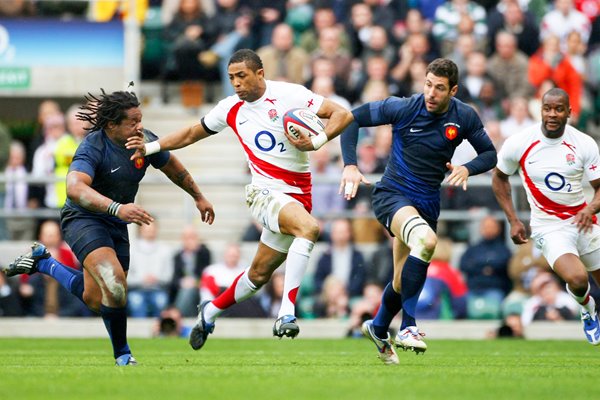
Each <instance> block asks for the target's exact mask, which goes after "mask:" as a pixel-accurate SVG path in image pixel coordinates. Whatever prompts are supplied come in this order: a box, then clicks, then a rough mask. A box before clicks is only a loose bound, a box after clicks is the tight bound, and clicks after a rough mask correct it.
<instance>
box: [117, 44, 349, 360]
mask: <svg viewBox="0 0 600 400" xmlns="http://www.w3.org/2000/svg"><path fill="white" fill-rule="evenodd" d="M228 72H229V80H230V82H231V84H232V86H233V88H234V90H235V95H233V96H229V97H227V98H225V99H223V100H221V101H220V102H219V103H218V104H217V105H216V106H215V107H214V108H213V109H212V110H210V111H209V112H208V114H206V115H205V116H204V117H203V118H202V119H201V120H200V123H198V124H196V125H193V126H191V127H188V128H185V129H182V130H179V131H177V132H174V133H172V134H169V135H167V136H164V137H161V138H160V139H159V140H158V141H156V142H154V144H151V143H146V144H144V143H143V142H142V141H141V140H140V139H132V140H130V141H129V144H128V148H136V149H137V151H136V153H135V154H134V156H135V157H138V156H140V155H148V154H152V153H154V152H157V151H159V150H167V149H171V150H175V149H179V148H182V147H185V146H188V145H190V144H192V143H195V142H197V141H199V140H202V139H205V138H207V137H210V136H212V135H214V134H216V133H218V132H220V131H222V130H224V129H225V128H227V127H230V128H231V129H232V130H233V134H235V135H236V137H237V138H238V140H239V142H240V144H241V145H242V148H243V149H244V152H245V153H246V157H247V159H248V165H249V167H250V171H251V173H252V183H251V184H249V185H247V186H246V202H247V204H248V207H249V208H250V212H251V214H252V216H253V217H254V218H255V219H256V220H257V221H259V222H260V223H261V224H262V226H263V227H264V229H263V232H262V235H261V239H260V243H259V244H258V250H257V252H256V255H255V257H254V259H253V261H252V264H251V265H250V267H249V268H248V269H247V270H246V271H244V272H243V273H242V274H240V275H239V276H238V277H237V278H236V279H235V281H234V282H233V284H232V285H231V286H230V287H229V288H228V289H226V290H225V291H224V292H223V293H222V294H221V295H219V296H218V297H217V298H215V299H214V300H213V301H210V302H203V303H202V304H201V306H200V307H199V315H198V320H197V323H196V325H195V326H194V328H193V329H192V333H191V335H190V345H191V346H192V348H193V349H194V350H198V349H200V348H201V347H202V346H203V345H204V343H205V342H206V339H207V337H208V334H209V333H211V332H212V331H213V329H214V326H215V319H216V318H217V316H218V315H219V314H221V313H222V312H223V311H224V310H225V309H227V308H229V307H230V306H232V305H233V304H235V303H239V302H241V301H243V300H245V299H247V298H249V297H250V296H252V295H254V294H255V293H256V291H257V290H258V289H260V287H262V286H263V285H264V284H265V283H267V282H268V281H269V279H270V278H271V275H272V273H273V271H275V269H277V268H278V267H279V266H280V265H281V264H282V263H283V262H284V261H286V273H285V281H284V296H283V299H282V304H281V309H280V311H279V315H278V318H277V320H276V321H275V325H274V326H273V335H275V336H278V337H283V336H287V337H292V338H294V337H296V335H298V333H299V327H298V324H297V321H296V317H295V311H294V309H295V301H296V295H297V293H298V288H299V286H300V282H301V280H302V277H303V275H304V272H305V270H306V267H307V264H308V259H309V256H310V253H311V251H312V249H313V246H314V243H315V241H316V240H317V238H318V236H319V224H318V221H317V220H316V219H315V218H314V217H313V216H311V215H310V211H311V207H312V199H311V173H310V170H309V159H308V153H306V152H303V151H300V150H298V149H296V148H295V147H294V146H292V145H290V143H289V142H288V139H287V138H286V136H285V134H284V129H283V123H282V118H283V115H284V114H285V113H286V112H287V111H288V110H290V109H292V108H307V109H309V110H311V111H313V112H315V113H316V114H317V115H318V116H319V117H322V118H327V119H328V120H329V121H328V122H327V125H326V126H325V132H324V133H325V134H320V135H316V136H314V137H313V138H314V139H313V145H314V148H315V149H317V148H319V147H321V146H322V145H323V144H324V143H325V142H327V140H328V137H327V134H328V132H334V131H335V132H337V131H338V130H339V129H338V127H339V126H340V125H341V121H343V120H344V119H345V118H344V117H345V116H346V114H347V113H349V111H347V110H346V109H344V108H343V107H342V106H340V105H338V104H336V103H334V102H332V101H330V100H327V99H325V98H323V96H320V95H317V94H315V93H313V92H311V91H310V90H308V89H306V88H305V87H303V86H300V85H296V84H291V83H287V82H276V81H268V80H265V78H264V69H263V65H262V61H261V59H260V57H258V55H256V53H255V52H254V51H252V50H248V49H243V50H239V51H237V52H236V53H234V54H233V55H232V56H231V59H230V60H229V66H228ZM330 136H331V134H330Z"/></svg>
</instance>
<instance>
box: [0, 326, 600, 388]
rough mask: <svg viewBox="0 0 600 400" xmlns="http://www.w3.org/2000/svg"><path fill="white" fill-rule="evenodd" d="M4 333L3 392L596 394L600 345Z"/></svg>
mask: <svg viewBox="0 0 600 400" xmlns="http://www.w3.org/2000/svg"><path fill="white" fill-rule="evenodd" d="M130 345H131V347H132V349H133V353H134V355H135V357H136V358H137V359H138V361H139V362H140V365H139V366H137V367H126V368H117V367H115V366H113V362H114V361H113V359H112V351H111V348H110V343H109V341H108V339H0V399H17V400H22V399H84V400H87V399H107V398H126V399H151V400H153V399H158V400H168V399H177V400H187V399H190V400H191V399H203V400H204V399H206V400H217V399H260V400H267V399H277V400H290V399H311V400H312V399H336V400H354V399H360V400H364V399H375V400H384V399H402V400H406V399H419V400H429V399H461V400H465V399H467V400H468V399H511V400H515V399H527V400H533V399H544V400H547V399H570V398H578V397H581V398H587V399H600V388H599V387H598V385H597V384H596V383H595V382H596V379H597V376H598V371H600V353H599V351H600V348H595V347H593V346H590V345H589V344H587V343H586V342H585V341H583V340H581V341H566V342H565V341H523V340H521V341H519V340H497V341H454V340H452V341H451V340H429V341H428V345H429V349H428V351H427V353H426V354H425V355H422V356H416V355H415V354H414V353H410V352H400V353H399V356H400V365H398V366H385V365H383V364H382V363H381V362H380V361H379V360H378V359H377V356H376V353H375V347H374V346H373V345H372V343H371V342H369V341H368V340H366V339H340V340H308V339H301V338H299V339H296V340H281V341H280V340H275V339H273V340H267V339H256V340H248V339H244V340H231V339H229V340H226V339H211V340H209V341H208V343H207V344H206V346H205V347H204V348H203V349H202V350H200V351H197V352H194V351H193V350H191V348H190V347H189V346H188V344H187V342H186V341H185V340H183V339H147V340H145V339H133V340H131V341H130Z"/></svg>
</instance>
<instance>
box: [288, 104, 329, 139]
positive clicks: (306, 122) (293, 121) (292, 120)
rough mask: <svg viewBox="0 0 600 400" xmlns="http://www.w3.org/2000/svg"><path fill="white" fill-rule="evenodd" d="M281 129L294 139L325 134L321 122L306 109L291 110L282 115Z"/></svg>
mask: <svg viewBox="0 0 600 400" xmlns="http://www.w3.org/2000/svg"><path fill="white" fill-rule="evenodd" d="M283 129H285V131H286V132H287V133H289V134H290V135H291V136H293V137H295V138H296V139H297V138H299V137H300V136H301V135H304V136H308V137H313V136H317V135H320V134H325V133H324V130H325V125H324V124H323V121H321V119H320V118H319V117H318V116H317V114H315V113H314V112H312V111H310V110H308V109H306V108H292V109H291V110H289V111H287V112H286V113H285V114H284V115H283Z"/></svg>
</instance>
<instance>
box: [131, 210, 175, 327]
mask: <svg viewBox="0 0 600 400" xmlns="http://www.w3.org/2000/svg"><path fill="white" fill-rule="evenodd" d="M157 237H158V226H157V223H156V221H155V222H153V223H151V224H150V225H141V226H140V227H139V238H138V239H137V240H136V241H134V242H132V244H131V255H130V266H129V275H128V276H127V285H128V286H129V290H128V297H127V299H128V308H129V313H130V315H131V316H132V317H134V318H136V317H137V318H144V317H158V316H159V315H160V312H161V311H162V310H163V309H164V308H165V307H166V305H167V300H168V288H169V285H170V283H171V279H172V276H173V250H172V249H171V247H170V246H169V245H167V244H166V243H163V242H161V241H160V240H158V239H157Z"/></svg>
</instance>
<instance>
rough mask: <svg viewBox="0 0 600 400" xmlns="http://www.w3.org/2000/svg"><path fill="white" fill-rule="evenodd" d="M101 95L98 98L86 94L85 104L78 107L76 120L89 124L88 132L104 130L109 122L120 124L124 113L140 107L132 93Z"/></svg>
mask: <svg viewBox="0 0 600 400" xmlns="http://www.w3.org/2000/svg"><path fill="white" fill-rule="evenodd" d="M100 91H101V92H102V94H101V95H100V96H98V97H96V96H94V95H93V94H91V93H88V94H87V96H84V97H85V100H86V104H85V105H83V106H81V107H79V108H80V109H81V111H79V112H78V113H77V119H78V120H80V121H86V122H88V123H89V124H90V127H89V128H86V129H87V130H89V131H95V130H99V129H104V128H106V126H107V125H108V123H109V122H113V123H115V124H117V125H118V124H120V123H121V121H123V120H124V119H125V118H126V117H127V114H126V111H127V110H129V109H130V108H135V107H139V106H140V102H139V100H138V98H137V97H136V95H135V93H133V92H125V91H123V92H112V93H110V94H106V92H105V91H104V89H100Z"/></svg>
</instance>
